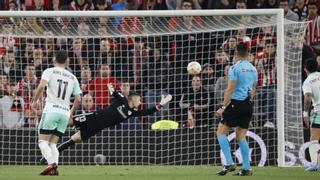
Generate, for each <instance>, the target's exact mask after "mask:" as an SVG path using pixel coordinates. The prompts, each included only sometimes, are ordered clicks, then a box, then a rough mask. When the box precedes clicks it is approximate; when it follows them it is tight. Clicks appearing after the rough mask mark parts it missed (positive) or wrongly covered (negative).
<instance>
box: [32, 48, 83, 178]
mask: <svg viewBox="0 0 320 180" xmlns="http://www.w3.org/2000/svg"><path fill="white" fill-rule="evenodd" d="M67 61H68V54H67V52H66V51H59V52H57V53H56V57H55V61H54V67H52V68H48V69H46V70H45V71H44V72H43V74H42V77H41V81H40V84H39V86H38V88H37V90H36V94H35V96H34V98H33V101H32V104H31V106H32V107H33V108H36V104H37V101H38V100H39V97H40V96H42V94H43V91H44V89H45V87H46V95H47V97H46V100H45V107H44V110H43V113H42V118H41V122H40V125H39V148H40V150H41V153H42V155H43V157H44V158H45V159H46V160H47V162H48V165H49V166H48V167H47V168H45V169H44V170H43V171H42V172H41V173H40V175H58V171H57V168H58V159H59V151H58V150H57V143H58V141H59V139H60V137H61V136H62V135H63V134H64V132H65V130H66V128H67V125H68V121H69V118H70V117H71V116H72V115H73V113H74V112H75V110H76V109H77V108H78V107H79V105H80V102H81V96H80V95H81V89H80V86H79V82H78V80H77V78H76V77H75V76H74V75H73V74H72V73H70V72H69V71H67V70H66V69H65V67H66V66H67ZM71 95H74V96H75V100H74V103H73V106H72V108H71V110H70V108H69V107H70V97H71Z"/></svg>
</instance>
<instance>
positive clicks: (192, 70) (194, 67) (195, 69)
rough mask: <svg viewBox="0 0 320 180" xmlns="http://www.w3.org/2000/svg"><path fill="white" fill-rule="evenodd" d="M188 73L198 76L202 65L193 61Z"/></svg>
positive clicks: (189, 65)
mask: <svg viewBox="0 0 320 180" xmlns="http://www.w3.org/2000/svg"><path fill="white" fill-rule="evenodd" d="M187 71H188V73H189V74H191V75H196V74H199V73H200V72H201V65H200V64H199V63H198V62H197V61H192V62H190V63H189V64H188V67H187Z"/></svg>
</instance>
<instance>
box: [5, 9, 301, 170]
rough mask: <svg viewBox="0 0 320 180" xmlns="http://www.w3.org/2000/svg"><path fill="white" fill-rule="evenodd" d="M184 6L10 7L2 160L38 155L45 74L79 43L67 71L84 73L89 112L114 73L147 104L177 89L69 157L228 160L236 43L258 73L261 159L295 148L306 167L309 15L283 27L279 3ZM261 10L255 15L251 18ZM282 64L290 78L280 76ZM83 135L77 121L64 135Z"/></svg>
mask: <svg viewBox="0 0 320 180" xmlns="http://www.w3.org/2000/svg"><path fill="white" fill-rule="evenodd" d="M279 11H280V10H279ZM176 12H177V15H176V16H172V15H169V14H170V11H162V12H159V11H158V12H153V11H150V12H122V15H121V14H120V13H117V12H116V13H115V12H110V13H106V12H90V13H92V14H91V15H90V14H89V12H88V13H86V12H81V13H83V14H81V15H83V17H79V16H74V14H72V15H70V16H68V14H69V13H71V12H64V13H65V14H66V15H63V16H61V17H59V13H57V14H55V15H54V16H55V17H50V15H49V14H48V16H46V15H45V14H44V13H39V14H38V15H39V16H37V13H34V14H32V12H21V13H22V16H20V17H19V16H18V15H13V14H10V15H8V14H5V13H2V14H1V19H0V22H1V30H0V58H1V66H0V67H1V69H0V83H1V84H0V88H1V89H0V91H1V92H0V95H1V97H0V98H1V99H0V165H1V164H37V163H38V162H39V159H40V158H41V154H40V150H39V149H38V146H37V126H38V124H39V121H40V118H41V111H42V108H43V103H44V102H43V103H39V105H38V109H37V110H32V109H31V108H30V99H31V98H32V97H33V94H34V89H35V87H36V86H37V84H38V83H39V79H40V78H41V73H42V72H43V71H44V70H45V69H46V68H48V67H50V66H52V60H53V57H54V55H55V52H56V51H57V50H60V49H64V50H67V51H68V53H69V58H70V63H69V67H68V69H69V70H70V71H71V72H73V73H74V74H75V75H76V76H77V77H78V79H79V82H80V84H81V88H82V90H83V101H82V105H81V108H80V109H79V110H78V112H77V113H78V114H81V113H88V112H92V111H99V110H101V109H103V108H105V107H107V106H108V105H109V103H110V97H109V95H108V92H107V83H108V82H111V83H113V84H114V86H115V88H116V89H118V90H119V91H122V92H123V94H124V95H126V94H127V93H128V92H129V90H131V91H136V92H138V93H140V94H141V95H142V96H143V105H142V107H141V108H142V109H146V108H148V107H152V106H153V105H155V104H156V103H158V102H159V101H160V98H161V95H165V94H172V95H173V101H172V102H170V104H169V105H168V106H166V107H164V108H162V109H161V111H159V112H158V113H156V114H155V115H152V116H147V117H141V118H131V119H129V120H128V121H126V122H124V123H122V124H120V125H118V126H116V127H112V128H109V129H105V130H103V131H102V132H101V133H99V134H97V135H96V136H94V137H92V138H91V139H89V140H88V141H86V142H83V143H81V144H78V145H75V146H73V147H71V148H69V149H67V150H65V151H64V152H63V153H61V157H60V161H61V164H79V165H82V164H116V165H122V164H129V165H138V164H165V165H168V164H169V165H198V164H199V165H200V164H201V165H206V164H212V165H220V164H221V163H223V162H224V157H223V156H221V155H220V149H219V146H218V142H217V140H216V136H215V131H216V129H217V125H218V123H219V119H216V117H215V111H216V109H217V107H219V105H221V103H222V100H223V93H224V90H225V88H226V85H227V76H226V73H227V71H228V68H229V67H230V66H231V65H232V63H233V56H234V49H235V45H236V43H237V42H245V43H247V44H248V45H249V46H250V61H251V62H252V63H253V64H254V65H255V66H256V68H257V70H258V73H259V84H258V89H257V95H256V98H255V100H254V117H253V119H252V122H251V125H250V129H249V131H250V132H249V133H248V142H249V146H250V153H251V163H252V164H253V165H257V166H266V165H278V162H277V160H278V158H280V159H281V158H284V156H286V159H285V160H286V165H290V166H292V165H301V163H302V161H301V160H299V158H298V154H299V148H300V146H301V145H302V144H303V133H302V129H303V128H302V119H301V109H302V107H301V88H300V87H301V70H302V64H301V57H302V56H301V53H302V42H303V38H304V32H305V24H304V23H289V22H286V25H285V26H284V27H279V26H278V25H277V22H278V19H277V16H276V13H275V11H273V10H270V11H266V12H263V14H261V13H262V12H261V11H260V10H259V11H254V10H247V11H246V10H243V11H220V12H221V13H222V14H220V15H219V11H217V12H218V13H217V12H214V13H212V14H210V11H190V14H189V11H176ZM186 12H188V13H186ZM211 12H212V11H211ZM226 12H227V13H226ZM231 12H233V13H231ZM268 12H269V14H268ZM23 13H25V14H23ZM48 13H49V12H48ZM79 13H80V12H79ZM99 13H101V14H99ZM112 13H113V14H115V15H114V16H112ZM135 13H136V16H134V14H135ZM183 13H184V15H182V14H183ZM253 13H256V15H250V14H253ZM259 13H260V14H261V15H259ZM157 14H158V15H159V16H157ZM166 14H168V16H167V17H166V16H165V15H166ZM179 14H181V15H179ZM232 14H234V15H232ZM237 14H239V15H237ZM60 15H62V13H61V14H60ZM86 16H91V17H86ZM278 24H279V23H278ZM279 28H280V30H281V29H284V36H282V37H279V36H278V33H277V30H279ZM278 32H280V31H278ZM279 40H282V42H283V40H284V42H285V44H284V47H285V48H284V58H282V59H279V57H282V56H283V55H282V56H279V53H278V50H279V48H278V49H277V46H278V45H279V44H280V45H281V43H280V42H279ZM191 61H197V62H199V63H200V64H201V65H202V69H203V70H202V72H201V74H199V75H197V76H191V75H190V74H188V73H187V70H186V67H187V64H188V63H189V62H191ZM280 61H281V63H279V62H280ZM279 64H282V65H283V66H284V70H283V69H281V68H279V67H281V65H280V66H279ZM277 73H281V76H280V77H284V81H278V79H277V77H279V76H277ZM279 82H280V84H279ZM279 88H280V90H281V88H282V93H281V94H283V93H284V94H283V96H282V98H277V97H279V94H278V91H277V90H278V89H279ZM281 94H280V95H281ZM44 96H45V95H44ZM42 99H44V98H42ZM281 101H282V102H281ZM278 103H280V104H281V103H282V105H283V106H284V109H282V110H283V112H284V113H280V114H281V116H282V117H281V118H280V119H279V114H278V115H277V113H279V112H278V111H279V109H281V107H283V106H281V105H279V104H278ZM277 105H278V106H277ZM277 107H278V108H277ZM159 120H174V121H176V122H178V123H179V128H178V129H176V130H165V131H155V130H152V129H151V124H152V123H154V122H156V121H159ZM106 121H107V119H106ZM283 129H284V130H285V131H284V132H283ZM74 132H75V131H74V130H73V129H71V128H68V130H67V132H66V134H65V136H63V138H62V141H65V140H66V139H67V138H68V137H69V136H70V135H72V134H73V133H74ZM279 132H280V134H279ZM283 133H284V136H282V135H283ZM281 137H282V138H281ZM283 137H285V139H283ZM229 139H230V142H231V145H232V146H231V147H232V151H233V152H234V153H233V155H234V156H233V157H234V158H235V160H236V162H237V163H241V156H240V153H239V151H238V150H237V149H238V147H237V144H236V143H235V138H234V133H232V132H231V134H230V135H229ZM285 145H287V146H286V147H287V149H286V153H284V152H283V153H279V152H278V150H279V146H282V149H283V150H284V148H285ZM280 151H281V148H280ZM279 156H280V157H279Z"/></svg>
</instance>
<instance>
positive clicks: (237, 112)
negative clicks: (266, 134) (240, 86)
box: [220, 98, 253, 129]
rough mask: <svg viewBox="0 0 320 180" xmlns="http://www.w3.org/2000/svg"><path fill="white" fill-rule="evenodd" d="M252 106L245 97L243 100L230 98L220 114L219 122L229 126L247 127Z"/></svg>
mask: <svg viewBox="0 0 320 180" xmlns="http://www.w3.org/2000/svg"><path fill="white" fill-rule="evenodd" d="M252 113H253V107H252V102H251V101H250V100H249V98H247V99H246V100H244V101H239V100H234V99H232V100H231V103H230V104H229V105H228V106H227V107H226V109H225V111H224V113H223V114H222V119H221V121H220V122H221V123H222V124H225V125H227V126H229V127H241V128H244V129H248V128H249V124H250V121H251V118H252Z"/></svg>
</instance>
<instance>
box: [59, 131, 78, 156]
mask: <svg viewBox="0 0 320 180" xmlns="http://www.w3.org/2000/svg"><path fill="white" fill-rule="evenodd" d="M80 142H82V139H81V131H78V132H76V133H75V134H73V135H72V136H71V137H70V139H68V140H67V141H65V142H63V143H61V144H60V145H59V146H58V151H59V152H62V151H64V150H65V149H68V148H69V147H70V146H73V145H74V144H75V143H80Z"/></svg>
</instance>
